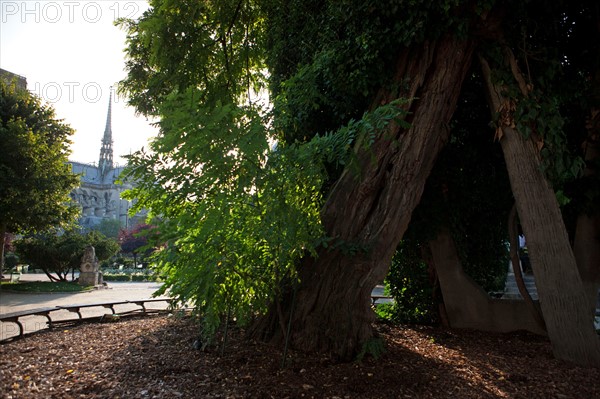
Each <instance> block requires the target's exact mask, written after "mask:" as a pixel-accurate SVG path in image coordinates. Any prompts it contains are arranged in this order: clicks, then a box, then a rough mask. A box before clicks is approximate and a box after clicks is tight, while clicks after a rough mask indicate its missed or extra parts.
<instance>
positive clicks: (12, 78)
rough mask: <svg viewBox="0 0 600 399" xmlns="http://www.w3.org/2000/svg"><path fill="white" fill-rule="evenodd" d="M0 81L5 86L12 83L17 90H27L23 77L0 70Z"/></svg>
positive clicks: (25, 80)
mask: <svg viewBox="0 0 600 399" xmlns="http://www.w3.org/2000/svg"><path fill="white" fill-rule="evenodd" d="M0 79H2V80H3V81H5V82H6V83H7V84H12V83H14V84H15V85H16V86H17V89H20V90H27V79H26V78H25V77H24V76H21V75H17V74H16V73H12V72H9V71H7V70H5V69H2V68H0Z"/></svg>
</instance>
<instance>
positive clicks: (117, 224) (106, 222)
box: [92, 219, 121, 239]
mask: <svg viewBox="0 0 600 399" xmlns="http://www.w3.org/2000/svg"><path fill="white" fill-rule="evenodd" d="M92 230H96V231H98V232H99V233H101V234H102V235H104V236H106V237H108V238H114V239H117V238H119V233H120V231H121V221H120V220H118V219H102V220H101V221H100V224H98V225H97V226H94V227H92Z"/></svg>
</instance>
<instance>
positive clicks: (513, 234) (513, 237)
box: [508, 204, 546, 329]
mask: <svg viewBox="0 0 600 399" xmlns="http://www.w3.org/2000/svg"><path fill="white" fill-rule="evenodd" d="M517 230H518V226H517V205H516V204H515V205H513V207H512V209H511V210H510V214H509V216H508V237H509V245H510V261H511V262H512V267H513V271H514V273H515V281H516V282H517V288H518V289H519V293H520V294H521V296H522V297H523V300H524V301H525V304H526V305H527V308H528V309H529V311H530V312H531V315H532V316H533V318H534V319H535V321H536V322H537V323H538V324H539V325H540V327H541V328H542V329H546V323H545V322H544V316H543V315H542V314H541V313H540V311H539V309H538V308H537V306H536V305H535V303H534V302H533V299H532V298H531V295H529V291H527V286H526V285H525V281H524V280H523V272H522V271H521V266H520V264H521V262H520V261H519V238H518V233H517Z"/></svg>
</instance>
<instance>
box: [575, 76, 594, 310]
mask: <svg viewBox="0 0 600 399" xmlns="http://www.w3.org/2000/svg"><path fill="white" fill-rule="evenodd" d="M596 80H600V76H599V77H598V78H596ZM597 86H599V89H600V82H599V83H597ZM587 130H588V136H587V138H586V141H585V142H584V144H583V149H584V151H583V153H584V159H585V162H586V167H585V170H584V172H583V173H584V177H591V176H594V177H595V178H596V179H597V178H598V177H597V174H598V171H597V170H596V168H594V166H593V165H597V162H599V161H600V109H599V108H595V109H593V110H592V112H591V116H590V119H589V121H588V123H587ZM595 206H596V207H598V204H596V205H595ZM573 250H574V252H575V258H576V259H577V266H578V267H579V274H580V275H581V279H582V280H583V285H584V289H585V291H586V293H587V295H588V301H589V302H588V303H589V309H590V312H591V313H592V314H595V311H596V305H597V302H598V288H599V287H600V209H592V210H591V212H589V213H587V212H582V213H581V214H580V215H579V216H578V218H577V227H576V230H575V241H574V248H573Z"/></svg>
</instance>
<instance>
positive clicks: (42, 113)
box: [0, 81, 79, 248]
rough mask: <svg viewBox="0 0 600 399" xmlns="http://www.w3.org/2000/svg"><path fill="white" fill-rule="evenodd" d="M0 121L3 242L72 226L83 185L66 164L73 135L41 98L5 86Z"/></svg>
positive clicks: (0, 98) (0, 94)
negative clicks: (74, 194) (74, 200)
mask: <svg viewBox="0 0 600 399" xmlns="http://www.w3.org/2000/svg"><path fill="white" fill-rule="evenodd" d="M0 121H1V124H0V152H1V153H2V157H0V237H2V238H3V237H4V232H6V231H10V232H13V233H21V234H22V233H29V232H38V231H42V230H44V229H47V228H49V227H53V226H61V225H63V226H64V225H66V224H68V223H70V222H72V221H73V220H74V216H75V214H76V208H75V207H74V206H73V205H72V204H71V201H70V198H69V193H70V192H71V190H72V189H73V188H74V187H76V186H77V185H78V183H79V179H78V178H77V176H75V175H74V174H73V173H72V171H71V167H70V165H69V164H68V163H67V161H68V155H69V144H70V141H69V138H70V136H71V135H72V134H73V130H72V129H71V128H70V127H69V126H68V125H66V124H65V123H63V122H62V121H61V120H58V119H56V117H55V115H54V110H53V109H52V108H51V107H49V106H46V105H43V104H42V103H41V101H40V99H39V98H38V97H36V96H35V95H33V94H31V93H29V92H28V91H26V90H19V89H17V88H16V87H15V86H14V85H12V84H7V83H5V82H3V81H2V82H0ZM1 247H2V248H4V245H2V246H1Z"/></svg>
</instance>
